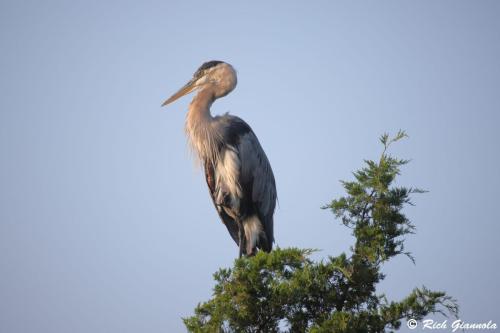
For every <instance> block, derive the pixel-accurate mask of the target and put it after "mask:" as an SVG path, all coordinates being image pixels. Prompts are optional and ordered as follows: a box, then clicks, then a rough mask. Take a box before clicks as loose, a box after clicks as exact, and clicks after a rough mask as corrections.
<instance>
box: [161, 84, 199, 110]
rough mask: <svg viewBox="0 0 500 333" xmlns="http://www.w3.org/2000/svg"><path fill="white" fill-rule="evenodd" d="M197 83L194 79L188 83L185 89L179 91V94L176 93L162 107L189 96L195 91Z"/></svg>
mask: <svg viewBox="0 0 500 333" xmlns="http://www.w3.org/2000/svg"><path fill="white" fill-rule="evenodd" d="M195 83H196V80H194V79H192V80H191V81H189V82H188V83H186V85H184V87H182V88H181V89H179V91H178V92H176V93H175V94H173V95H172V96H171V97H170V98H169V99H167V100H166V101H165V102H163V104H162V105H161V106H165V105H167V104H170V103H172V102H173V101H175V100H177V99H179V98H181V97H182V96H184V95H187V94H189V93H190V92H191V91H193V90H194V89H195V88H196V85H195Z"/></svg>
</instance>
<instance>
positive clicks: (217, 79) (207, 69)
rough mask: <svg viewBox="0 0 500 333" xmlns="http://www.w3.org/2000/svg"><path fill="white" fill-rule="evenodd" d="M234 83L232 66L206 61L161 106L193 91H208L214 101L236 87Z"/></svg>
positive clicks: (221, 62)
mask: <svg viewBox="0 0 500 333" xmlns="http://www.w3.org/2000/svg"><path fill="white" fill-rule="evenodd" d="M236 83H237V79H236V71H235V70H234V68H233V66H231V65H230V64H228V63H225V62H223V61H218V60H212V61H208V62H206V63H204V64H203V65H201V66H200V68H198V70H197V71H196V72H195V73H194V75H193V78H192V79H191V80H190V81H189V82H188V83H186V84H185V85H184V87H182V88H181V89H179V91H178V92H176V93H175V94H173V95H172V96H171V97H170V98H169V99H167V100H166V101H165V102H163V104H162V106H165V105H167V104H170V103H172V102H173V101H175V100H177V99H178V98H180V97H182V96H184V95H187V94H189V93H190V92H192V91H194V90H202V89H210V91H211V92H212V93H213V98H214V99H215V98H219V97H223V96H226V95H227V94H229V93H230V92H231V91H232V90H233V89H234V87H236Z"/></svg>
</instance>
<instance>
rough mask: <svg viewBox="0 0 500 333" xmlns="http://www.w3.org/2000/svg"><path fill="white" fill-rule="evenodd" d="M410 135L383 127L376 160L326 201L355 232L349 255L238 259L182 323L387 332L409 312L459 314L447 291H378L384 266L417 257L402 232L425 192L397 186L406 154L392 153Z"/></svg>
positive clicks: (409, 229)
mask: <svg viewBox="0 0 500 333" xmlns="http://www.w3.org/2000/svg"><path fill="white" fill-rule="evenodd" d="M404 137H406V134H405V133H404V132H402V131H400V132H399V133H398V134H397V135H396V136H395V137H394V138H392V139H391V138H389V136H388V135H387V134H384V135H383V136H382V137H381V138H380V141H381V142H382V144H383V147H384V148H383V152H382V154H381V157H380V159H379V160H378V161H371V160H366V161H365V166H364V167H363V168H362V169H360V170H358V171H356V172H354V180H352V181H343V182H342V185H343V187H344V189H345V191H346V195H345V196H344V197H341V198H339V199H335V200H333V201H332V202H331V203H330V204H328V205H327V206H325V207H323V208H324V209H330V210H331V211H332V212H333V214H334V215H335V217H336V218H338V219H340V220H341V221H342V223H343V224H344V225H345V226H346V227H349V228H351V229H352V233H353V236H354V237H355V238H356V241H355V244H354V246H352V247H351V249H350V254H349V255H347V254H345V253H342V254H340V255H339V256H336V257H328V258H327V259H324V260H322V261H320V262H315V261H313V260H311V259H310V255H311V253H312V252H313V251H312V250H309V249H297V248H287V249H280V248H278V249H276V250H274V251H272V252H271V253H265V252H263V251H259V252H258V253H257V255H256V256H254V257H250V258H241V259H237V260H236V261H235V264H234V267H233V268H231V269H220V270H219V271H218V272H217V273H215V274H214V278H215V281H216V285H215V287H214V294H213V298H212V299H210V300H209V301H207V302H205V303H202V304H199V305H198V306H197V307H196V309H195V314H194V316H192V317H189V318H185V319H184V323H185V325H186V327H187V329H188V330H189V331H190V332H249V333H250V332H255V333H257V332H259V333H260V332H311V333H313V332H314V333H320V332H328V333H335V332H386V331H392V330H397V329H398V328H399V327H400V326H401V321H402V320H403V319H405V318H406V319H409V318H413V319H416V320H419V319H422V318H423V317H424V316H426V315H428V314H430V313H436V312H439V313H442V314H446V313H451V314H453V315H455V316H456V315H457V313H458V306H457V304H456V302H455V301H454V300H453V299H452V298H451V297H450V296H448V295H446V293H445V292H442V291H431V290H429V289H427V288H426V287H422V288H415V289H413V291H412V292H411V293H410V294H409V295H408V296H407V297H405V298H404V299H402V300H400V301H391V302H389V301H388V300H387V299H386V297H385V296H384V295H378V294H377V293H376V285H377V283H378V282H380V281H381V280H383V279H384V277H385V276H384V274H382V273H381V266H382V264H383V263H384V262H386V261H388V260H389V259H391V258H392V257H394V256H397V255H400V254H403V255H406V256H408V257H409V258H410V259H411V260H412V261H414V259H413V257H412V256H411V254H410V253H409V252H406V251H405V248H404V240H405V238H404V236H406V235H407V234H412V233H413V232H414V231H415V227H414V226H413V224H412V223H411V222H410V221H409V220H408V218H407V217H406V216H405V215H404V214H403V212H402V209H403V207H404V206H405V205H407V204H410V205H411V204H412V203H411V200H410V199H411V198H410V196H411V195H412V194H415V193H422V192H424V191H422V190H420V189H418V188H407V187H399V186H394V185H393V182H394V180H395V178H396V176H398V175H399V173H400V168H401V167H402V166H403V165H405V164H407V163H408V160H402V159H397V158H394V157H392V156H390V155H389V154H388V152H387V149H388V148H389V146H390V145H391V144H392V143H394V142H396V141H398V140H400V139H402V138H404Z"/></svg>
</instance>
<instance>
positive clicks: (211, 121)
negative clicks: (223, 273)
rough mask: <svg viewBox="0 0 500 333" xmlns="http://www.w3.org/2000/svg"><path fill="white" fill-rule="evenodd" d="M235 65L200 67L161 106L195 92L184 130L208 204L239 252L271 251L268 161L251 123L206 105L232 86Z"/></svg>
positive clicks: (272, 186)
mask: <svg viewBox="0 0 500 333" xmlns="http://www.w3.org/2000/svg"><path fill="white" fill-rule="evenodd" d="M236 81H237V79H236V72H235V70H234V68H233V67H232V66H231V65H230V64H228V63H225V62H223V61H215V60H214V61H209V62H206V63H204V64H203V65H201V67H200V68H198V70H197V71H196V72H195V73H194V75H193V78H192V79H191V80H190V81H189V82H188V83H187V84H186V85H184V87H182V88H181V89H180V90H179V91H178V92H176V93H175V94H174V95H172V97H170V98H169V99H167V100H166V101H165V102H164V103H163V105H162V106H165V105H167V104H169V103H172V102H173V101H175V100H176V99H178V98H180V97H182V96H184V95H186V94H188V93H190V92H192V91H194V90H198V93H197V94H196V96H195V97H194V98H193V100H192V102H191V104H190V105H189V111H188V114H187V118H186V134H187V136H188V138H189V141H190V143H191V145H192V147H193V149H194V151H195V152H196V153H197V155H198V158H199V159H200V161H201V162H202V164H203V166H204V168H205V177H206V180H207V185H208V189H209V191H210V195H211V196H212V200H213V203H214V205H215V208H216V209H217V212H218V213H219V216H220V218H221V220H222V222H223V223H224V224H225V225H226V227H227V230H228V231H229V234H230V235H231V237H232V238H233V239H234V241H235V242H236V244H237V245H238V246H239V256H240V257H241V256H242V255H248V256H251V255H254V254H255V252H256V249H257V248H259V249H262V250H264V251H266V252H269V251H271V249H272V246H273V242H274V235H273V214H274V208H275V206H276V183H275V181H274V175H273V171H272V169H271V165H270V164H269V161H268V159H267V157H266V154H265V153H264V150H263V149H262V147H261V146H260V143H259V140H258V139H257V137H256V136H255V134H254V132H253V131H252V129H251V128H250V126H249V125H248V124H247V123H246V122H244V121H243V120H242V119H240V118H238V117H236V116H233V115H229V114H227V113H226V114H224V115H222V116H215V117H213V116H212V115H211V114H210V106H211V105H212V103H213V102H214V101H215V100H216V99H217V98H220V97H224V96H226V95H227V94H229V93H230V92H231V91H232V90H233V89H234V88H235V87H236Z"/></svg>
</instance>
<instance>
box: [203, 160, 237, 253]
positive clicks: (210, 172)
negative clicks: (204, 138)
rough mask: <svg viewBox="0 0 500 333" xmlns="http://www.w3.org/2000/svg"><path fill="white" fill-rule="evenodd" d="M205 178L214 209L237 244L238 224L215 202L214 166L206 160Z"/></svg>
mask: <svg viewBox="0 0 500 333" xmlns="http://www.w3.org/2000/svg"><path fill="white" fill-rule="evenodd" d="M205 178H206V180H207V185H208V191H209V193H210V197H211V198H212V202H213V203H214V206H215V209H216V210H217V213H219V216H220V218H221V220H222V222H223V223H224V225H225V226H226V228H227V230H228V231H229V234H230V235H231V237H232V238H233V240H234V241H235V242H236V245H238V246H239V244H240V242H239V237H238V225H237V224H236V221H234V220H233V219H232V218H231V217H230V216H229V215H227V213H226V212H225V211H224V209H223V208H222V207H221V206H220V205H217V203H216V200H215V195H216V194H215V188H216V186H215V173H214V167H213V165H212V164H211V163H210V162H208V161H207V162H205Z"/></svg>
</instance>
